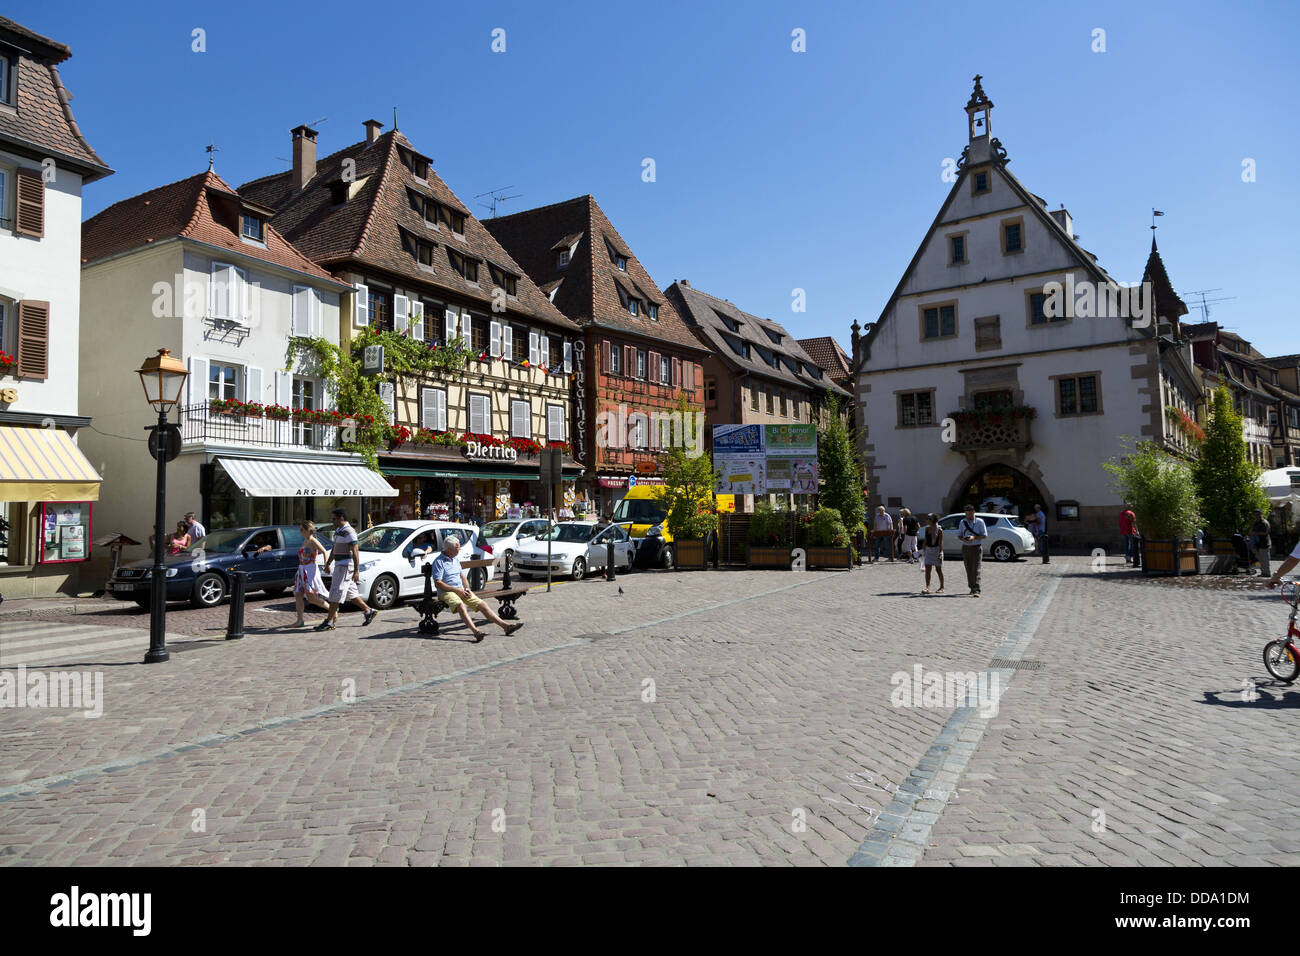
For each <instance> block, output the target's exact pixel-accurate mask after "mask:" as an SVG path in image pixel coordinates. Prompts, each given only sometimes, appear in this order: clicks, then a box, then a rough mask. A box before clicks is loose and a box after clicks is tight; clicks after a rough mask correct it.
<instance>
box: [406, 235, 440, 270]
mask: <svg viewBox="0 0 1300 956" xmlns="http://www.w3.org/2000/svg"><path fill="white" fill-rule="evenodd" d="M402 238H403V240H404V245H405V246H406V251H407V252H409V253H410V254H411V255H413V256H414V257H415V261H416V262H418V263H420V265H422V266H425V267H427V268H429V269H432V268H433V243H431V242H423V241H422V240H420V239H417V238H416V237H415V236H412V235H410V234H409V233H405V232H404V233H403V234H402Z"/></svg>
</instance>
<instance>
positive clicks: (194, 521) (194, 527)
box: [185, 511, 208, 541]
mask: <svg viewBox="0 0 1300 956" xmlns="http://www.w3.org/2000/svg"><path fill="white" fill-rule="evenodd" d="M185 528H186V530H187V531H189V533H190V540H191V541H197V540H198V539H199V538H201V537H203V536H204V535H205V534H207V533H208V529H207V528H205V527H203V525H201V524H199V519H198V518H196V517H194V512H193V511H187V512H185Z"/></svg>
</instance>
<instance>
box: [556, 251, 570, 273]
mask: <svg viewBox="0 0 1300 956" xmlns="http://www.w3.org/2000/svg"><path fill="white" fill-rule="evenodd" d="M556 268H558V269H567V268H569V250H568V249H561V250H560V252H559V255H558V257H557V261H556Z"/></svg>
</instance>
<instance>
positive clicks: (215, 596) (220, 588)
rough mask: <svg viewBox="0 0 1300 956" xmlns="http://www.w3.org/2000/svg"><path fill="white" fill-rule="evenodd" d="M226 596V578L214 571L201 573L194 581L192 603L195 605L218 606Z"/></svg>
mask: <svg viewBox="0 0 1300 956" xmlns="http://www.w3.org/2000/svg"><path fill="white" fill-rule="evenodd" d="M225 598H226V579H225V578H223V577H222V576H221V575H219V574H217V573H216V572H214V571H206V572H204V573H203V574H200V575H199V576H198V578H197V579H196V580H195V582H194V593H193V594H192V595H191V596H190V604H192V605H194V606H195V607H216V606H217V605H218V604H220V603H221V602H222V601H224V600H225Z"/></svg>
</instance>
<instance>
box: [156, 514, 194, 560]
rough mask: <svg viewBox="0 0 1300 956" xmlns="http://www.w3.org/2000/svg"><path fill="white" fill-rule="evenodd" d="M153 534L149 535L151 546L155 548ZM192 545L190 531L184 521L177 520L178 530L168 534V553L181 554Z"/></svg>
mask: <svg viewBox="0 0 1300 956" xmlns="http://www.w3.org/2000/svg"><path fill="white" fill-rule="evenodd" d="M153 537H154V536H153V535H149V547H150V548H151V549H152V548H153ZM189 546H190V533H189V530H188V529H187V528H186V527H185V522H184V521H178V522H176V530H175V531H173V532H172V533H171V534H169V535H167V544H166V547H167V554H168V555H169V556H171V555H175V554H180V553H181V552H182V551H184V550H185V549H186V548H188V547H189Z"/></svg>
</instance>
